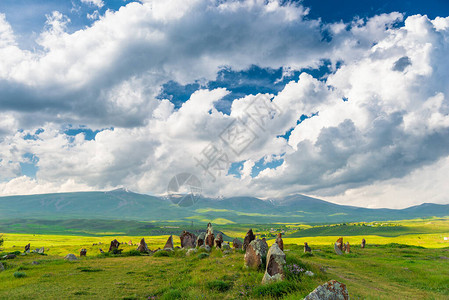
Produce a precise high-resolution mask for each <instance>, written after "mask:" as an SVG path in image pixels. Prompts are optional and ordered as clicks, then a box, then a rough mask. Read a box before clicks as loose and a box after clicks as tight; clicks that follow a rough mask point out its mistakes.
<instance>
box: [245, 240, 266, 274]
mask: <svg viewBox="0 0 449 300" xmlns="http://www.w3.org/2000/svg"><path fill="white" fill-rule="evenodd" d="M267 250H268V245H267V243H266V242H265V243H264V242H263V241H262V240H259V239H257V240H254V241H252V242H251V243H250V244H249V245H248V247H247V248H246V253H245V266H246V267H248V268H254V269H258V268H260V267H261V266H262V259H263V258H265V257H266V256H267Z"/></svg>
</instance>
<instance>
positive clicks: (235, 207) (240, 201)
mask: <svg viewBox="0 0 449 300" xmlns="http://www.w3.org/2000/svg"><path fill="white" fill-rule="evenodd" d="M431 216H436V217H442V216H449V205H439V204H429V203H426V204H422V205H418V206H413V207H409V208H406V209H368V208H361V207H355V206H345V205H338V204H334V203H329V202H326V201H323V200H320V199H315V198H311V197H307V196H304V195H292V196H289V197H285V198H282V199H271V200H261V199H258V198H254V197H232V198H224V199H219V200H217V199H210V198H202V199H200V200H199V201H198V202H197V203H196V204H195V205H193V206H190V207H179V206H177V205H174V204H172V203H171V202H170V201H169V200H167V199H164V198H160V197H155V196H150V195H143V194H137V193H133V192H130V191H127V190H124V189H119V190H114V191H109V192H77V193H59V194H43V195H29V196H9V197H0V220H6V219H45V220H68V219H104V220H107V219H116V220H136V221H175V222H178V221H183V222H188V221H195V222H200V223H206V222H209V221H213V220H219V222H220V223H222V224H226V223H243V224H264V223H276V222H282V223H319V224H323V223H339V222H358V221H366V222H369V221H383V220H404V219H414V218H424V217H431ZM219 222H218V221H217V223H219Z"/></svg>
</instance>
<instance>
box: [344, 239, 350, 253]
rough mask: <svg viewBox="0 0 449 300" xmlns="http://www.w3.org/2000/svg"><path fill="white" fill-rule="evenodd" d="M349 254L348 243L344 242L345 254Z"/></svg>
mask: <svg viewBox="0 0 449 300" xmlns="http://www.w3.org/2000/svg"><path fill="white" fill-rule="evenodd" d="M350 252H351V246H350V245H349V242H346V244H345V253H346V254H348V253H350Z"/></svg>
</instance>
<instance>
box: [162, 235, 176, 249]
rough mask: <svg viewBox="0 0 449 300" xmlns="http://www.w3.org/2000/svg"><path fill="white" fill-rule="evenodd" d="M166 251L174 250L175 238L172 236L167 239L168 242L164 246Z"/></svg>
mask: <svg viewBox="0 0 449 300" xmlns="http://www.w3.org/2000/svg"><path fill="white" fill-rule="evenodd" d="M165 249H170V250H174V247H173V236H172V235H170V237H169V238H168V239H167V242H166V243H165V246H164V250H165Z"/></svg>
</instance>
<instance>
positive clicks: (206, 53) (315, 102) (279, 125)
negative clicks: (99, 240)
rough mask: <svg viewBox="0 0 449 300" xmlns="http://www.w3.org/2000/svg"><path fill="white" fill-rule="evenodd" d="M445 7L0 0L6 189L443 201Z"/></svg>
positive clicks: (0, 162)
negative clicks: (191, 179)
mask: <svg viewBox="0 0 449 300" xmlns="http://www.w3.org/2000/svg"><path fill="white" fill-rule="evenodd" d="M448 16H449V3H448V2H447V1H444V0H441V1H439V0H433V1H426V2H423V1H411V0H410V1H396V0H392V1H374V0H368V1H354V0H350V1H344V3H341V1H328V0H322V1H314V0H304V1H261V0H241V1H232V0H231V1H226V0H220V1H219V0H164V1H161V0H142V1H123V0H115V1H107V0H71V1H66V0H48V1H42V0H27V1H24V0H1V1H0V196H6V195H18V194H37V193H53V192H71V191H91V190H111V189H115V188H119V187H125V188H128V189H130V190H132V191H135V192H139V193H146V194H152V195H163V194H165V193H166V192H167V185H168V183H169V181H170V179H171V178H173V177H174V176H175V175H177V174H180V173H190V174H193V175H195V176H196V177H198V178H199V179H200V181H201V183H202V192H203V194H204V195H205V196H209V197H230V196H237V195H239V196H242V195H249V196H255V197H260V198H263V199H270V198H281V197H284V196H287V195H291V194H297V193H299V194H305V195H309V196H313V197H318V198H320V199H324V200H328V201H332V202H335V203H340V204H347V205H356V206H363V207H390V208H403V207H408V206H411V205H418V204H421V203H425V202H433V203H444V204H448V203H449V198H448V196H447V195H448V194H449V185H448V184H447V175H448V174H449V60H448V59H447V58H448V57H449V17H448Z"/></svg>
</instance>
